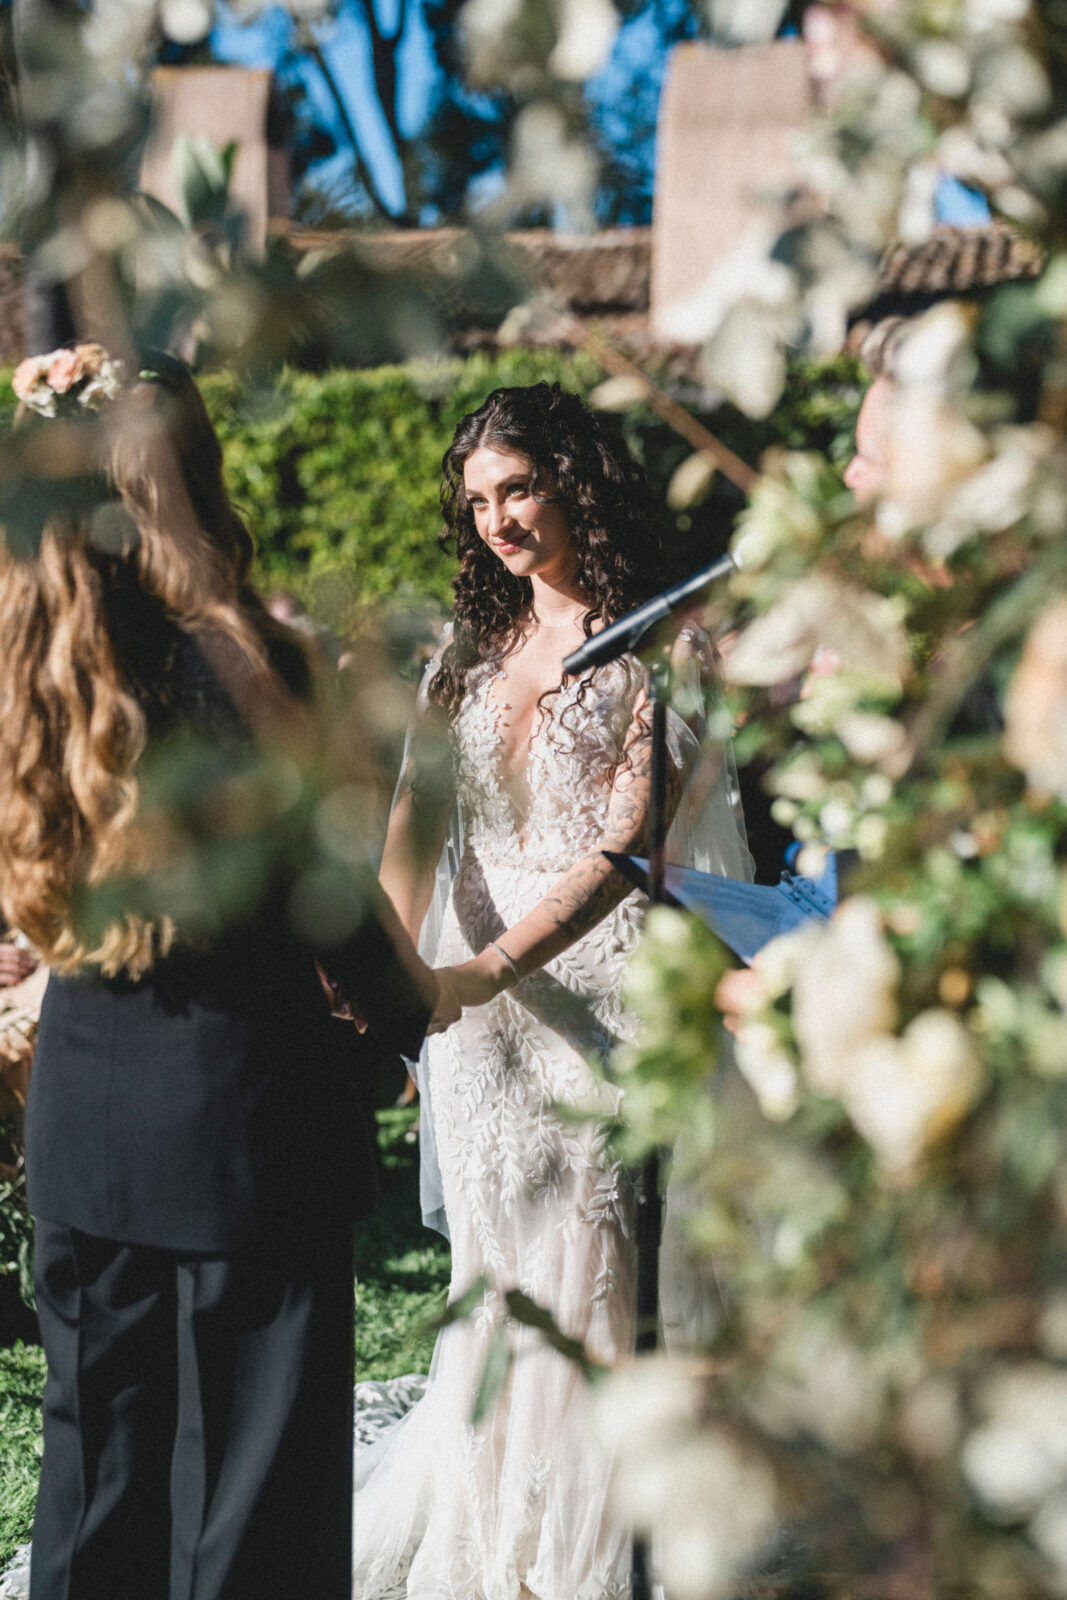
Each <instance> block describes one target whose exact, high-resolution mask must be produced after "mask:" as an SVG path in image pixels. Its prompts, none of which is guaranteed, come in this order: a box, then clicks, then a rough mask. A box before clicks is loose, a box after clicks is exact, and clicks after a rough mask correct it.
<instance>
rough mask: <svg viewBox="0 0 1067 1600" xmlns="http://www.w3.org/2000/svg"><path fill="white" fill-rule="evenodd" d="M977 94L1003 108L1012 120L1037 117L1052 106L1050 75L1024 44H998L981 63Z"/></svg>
mask: <svg viewBox="0 0 1067 1600" xmlns="http://www.w3.org/2000/svg"><path fill="white" fill-rule="evenodd" d="M975 93H976V95H980V96H982V98H984V99H987V100H991V101H993V102H994V104H997V105H1000V106H1003V107H1004V109H1005V110H1006V111H1007V112H1008V114H1009V116H1012V117H1036V116H1039V115H1040V114H1041V112H1042V111H1044V110H1045V109H1046V107H1047V106H1048V103H1049V98H1050V88H1049V80H1048V74H1047V72H1046V71H1045V69H1044V67H1043V66H1042V65H1041V62H1040V61H1038V59H1037V57H1036V56H1034V55H1031V53H1030V51H1029V50H1026V49H1024V48H1023V46H1022V45H1021V44H1017V43H1005V42H998V43H997V45H996V46H995V47H994V48H992V49H989V50H986V51H984V52H983V54H982V56H981V58H980V60H979V62H978V67H977V72H976V81H975Z"/></svg>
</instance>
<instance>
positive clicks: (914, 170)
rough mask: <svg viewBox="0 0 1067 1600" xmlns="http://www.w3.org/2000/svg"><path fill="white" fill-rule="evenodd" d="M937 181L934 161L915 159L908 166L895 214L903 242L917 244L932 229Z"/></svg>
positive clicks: (934, 219) (935, 212) (937, 173)
mask: <svg viewBox="0 0 1067 1600" xmlns="http://www.w3.org/2000/svg"><path fill="white" fill-rule="evenodd" d="M940 183H941V170H940V168H939V167H938V165H937V162H936V161H915V162H913V163H912V164H911V166H910V167H909V168H908V171H907V174H906V176H905V179H904V190H903V193H902V195H901V199H900V211H899V213H898V218H897V232H898V234H899V236H900V238H901V239H903V240H904V242H905V243H906V244H919V243H921V241H922V240H923V239H928V238H929V236H930V234H931V233H932V232H933V230H934V226H935V224H936V222H937V191H938V187H939V185H940Z"/></svg>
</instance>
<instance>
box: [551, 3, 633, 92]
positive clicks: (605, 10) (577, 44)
mask: <svg viewBox="0 0 1067 1600" xmlns="http://www.w3.org/2000/svg"><path fill="white" fill-rule="evenodd" d="M557 3H558V17H559V33H558V37H557V40H556V47H555V49H554V50H553V52H552V54H551V55H550V56H549V58H548V64H549V66H550V67H551V69H552V71H553V72H554V73H555V74H556V77H557V78H568V79H576V80H581V79H583V78H589V77H592V75H593V73H594V72H596V71H597V70H598V69H599V68H600V67H601V66H603V64H604V62H605V60H606V59H607V57H608V55H609V54H610V51H611V47H612V45H613V44H614V43H615V35H616V34H617V33H618V31H619V13H618V12H617V11H616V9H615V7H614V6H613V5H612V3H611V0H557Z"/></svg>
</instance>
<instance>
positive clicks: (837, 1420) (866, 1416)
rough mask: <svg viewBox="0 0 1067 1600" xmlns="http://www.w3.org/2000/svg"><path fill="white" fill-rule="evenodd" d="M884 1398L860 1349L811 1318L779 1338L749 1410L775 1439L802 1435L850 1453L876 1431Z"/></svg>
mask: <svg viewBox="0 0 1067 1600" xmlns="http://www.w3.org/2000/svg"><path fill="white" fill-rule="evenodd" d="M884 1399H885V1383H884V1379H883V1378H882V1377H881V1376H880V1375H879V1374H878V1373H877V1372H876V1371H875V1370H874V1368H873V1367H872V1365H871V1363H870V1362H868V1360H867V1359H866V1358H865V1356H864V1353H863V1351H862V1350H861V1349H860V1348H859V1347H858V1346H857V1345H855V1344H854V1343H853V1342H852V1341H851V1340H850V1339H847V1338H845V1337H844V1336H843V1335H842V1334H841V1333H840V1332H839V1331H838V1330H837V1329H836V1328H834V1327H832V1326H830V1325H829V1324H828V1323H826V1322H823V1321H822V1320H818V1319H816V1318H814V1317H811V1318H809V1319H807V1320H805V1321H803V1322H801V1323H800V1325H799V1326H796V1327H794V1328H793V1329H791V1330H790V1332H789V1333H788V1334H787V1335H786V1336H785V1337H784V1338H783V1339H782V1340H781V1341H780V1343H779V1345H778V1346H777V1348H776V1349H775V1352H774V1355H773V1358H772V1360H771V1362H770V1363H769V1365H768V1367H767V1368H766V1377H765V1381H764V1383H763V1385H762V1386H761V1389H760V1391H759V1393H758V1394H757V1395H755V1396H754V1397H753V1408H754V1410H755V1411H756V1413H757V1415H758V1417H759V1420H760V1421H761V1422H762V1423H763V1425H764V1426H765V1427H767V1428H769V1429H770V1430H771V1432H773V1433H776V1434H778V1435H780V1436H781V1437H785V1438H788V1437H789V1436H790V1435H791V1434H797V1433H808V1434H812V1435H814V1437H815V1438H817V1439H821V1440H822V1441H823V1442H824V1443H825V1444H827V1445H829V1446H830V1448H831V1449H832V1450H839V1451H842V1452H843V1453H845V1454H850V1453H851V1452H852V1451H855V1450H862V1449H863V1448H864V1447H865V1446H866V1445H868V1444H869V1443H870V1442H871V1440H872V1438H873V1437H874V1436H875V1434H876V1433H877V1431H878V1428H879V1426H880V1422H881V1412H882V1407H883V1404H884Z"/></svg>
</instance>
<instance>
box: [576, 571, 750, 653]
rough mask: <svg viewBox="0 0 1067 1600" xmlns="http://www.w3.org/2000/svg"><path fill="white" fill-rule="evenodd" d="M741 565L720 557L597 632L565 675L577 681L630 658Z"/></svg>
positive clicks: (580, 648)
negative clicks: (661, 625)
mask: <svg viewBox="0 0 1067 1600" xmlns="http://www.w3.org/2000/svg"><path fill="white" fill-rule="evenodd" d="M737 565H738V564H737V562H736V561H735V560H734V558H733V556H731V555H725V556H720V557H719V559H718V561H713V562H712V563H711V566H710V567H704V568H703V569H702V570H701V571H700V572H695V573H694V574H693V576H692V577H691V578H686V579H685V580H684V581H683V582H682V583H677V584H675V586H674V588H673V589H665V590H664V591H663V593H662V594H659V595H657V596H656V597H655V599H654V600H647V601H646V602H645V604H644V605H643V606H638V607H637V610H636V611H629V612H627V614H626V616H625V617H620V618H619V620H618V622H613V623H611V624H610V626H609V627H607V628H602V629H601V630H600V632H599V633H594V634H593V636H592V638H591V639H587V640H586V641H585V643H584V644H582V645H579V646H578V648H577V650H572V651H571V653H570V655H569V656H566V657H564V661H563V670H564V672H565V673H566V674H567V676H568V677H570V678H577V677H578V676H579V675H580V674H581V673H583V672H588V671H589V669H590V668H591V667H602V666H604V665H605V664H606V663H607V662H609V661H614V660H616V659H617V657H619V656H623V655H626V654H627V652H628V651H631V650H636V649H637V647H638V645H639V644H640V643H641V641H642V639H643V638H644V637H645V634H646V633H648V632H649V631H650V630H651V629H652V628H654V627H655V626H656V624H657V623H658V622H662V621H663V619H664V617H669V616H670V614H671V612H672V611H677V610H678V608H679V606H683V605H684V604H685V602H686V601H687V600H692V599H695V597H696V596H697V595H698V594H700V592H701V590H702V589H707V588H708V587H709V586H710V585H711V584H713V583H716V582H717V581H718V580H719V579H720V578H725V577H728V576H729V574H730V573H731V572H736V571H737Z"/></svg>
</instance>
